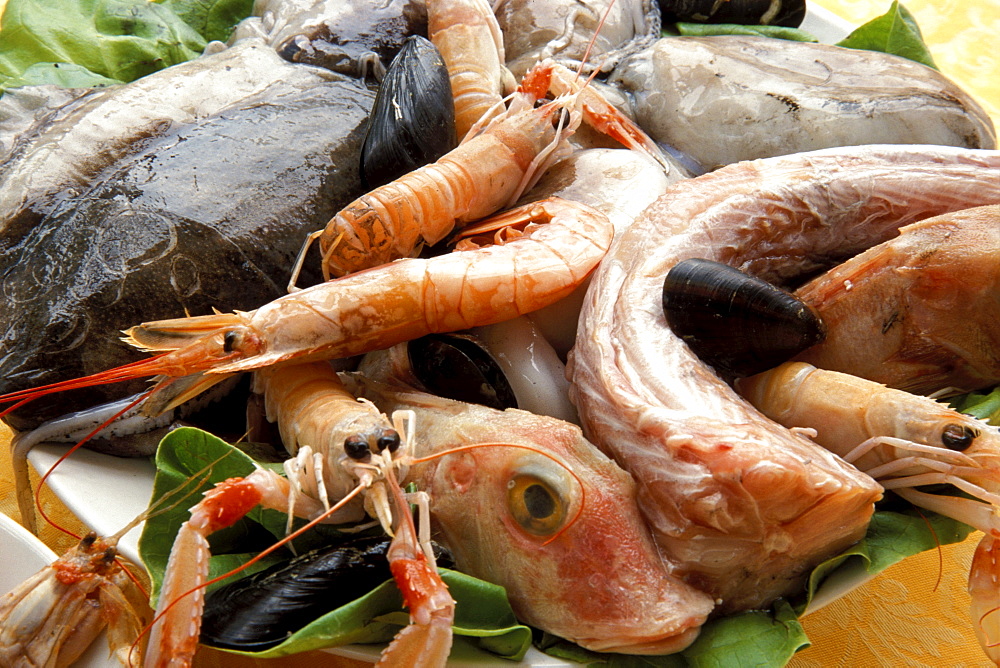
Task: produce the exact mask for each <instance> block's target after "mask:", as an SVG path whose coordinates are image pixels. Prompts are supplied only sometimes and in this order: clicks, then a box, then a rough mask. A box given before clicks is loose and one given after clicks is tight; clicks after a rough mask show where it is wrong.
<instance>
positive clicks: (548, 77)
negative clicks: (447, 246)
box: [289, 2, 669, 290]
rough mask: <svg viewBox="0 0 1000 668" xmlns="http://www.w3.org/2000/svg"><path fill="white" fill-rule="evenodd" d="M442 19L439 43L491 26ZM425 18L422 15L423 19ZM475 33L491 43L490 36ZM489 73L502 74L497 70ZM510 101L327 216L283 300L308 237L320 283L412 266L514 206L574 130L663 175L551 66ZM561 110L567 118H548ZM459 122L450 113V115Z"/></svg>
mask: <svg viewBox="0 0 1000 668" xmlns="http://www.w3.org/2000/svg"><path fill="white" fill-rule="evenodd" d="M441 11H442V16H446V17H452V12H457V14H456V16H457V17H458V18H459V19H461V22H460V23H457V24H454V23H453V24H451V25H450V26H449V27H448V29H447V30H442V31H441V34H440V39H444V36H446V35H449V34H451V33H461V32H463V31H465V30H468V29H470V28H469V24H470V23H472V24H475V25H480V24H483V25H484V26H486V25H488V24H489V23H490V22H492V23H493V24H495V19H494V18H493V14H492V11H491V10H490V8H489V6H488V5H487V4H486V3H485V2H470V3H465V4H463V3H456V5H455V6H454V7H451V6H449V7H448V9H447V11H445V10H444V8H441ZM434 14H435V11H431V16H433V15H434ZM485 14H488V15H489V16H488V17H487V16H486V15H485ZM483 30H484V31H485V32H486V33H487V34H488V35H492V28H485V27H484V28H483ZM494 42H495V40H494V38H493V37H483V38H481V39H479V40H477V43H479V44H481V45H482V44H483V43H487V44H488V45H489V46H488V50H489V51H491V52H492V51H494V50H496V49H500V48H501V47H500V46H496V45H495V44H494ZM496 44H499V42H497V43H496ZM463 49H468V44H467V43H465V42H463V43H462V45H461V48H460V49H458V51H459V52H461V51H462V50H463ZM454 50H455V49H454V48H449V49H446V50H445V51H444V52H443V53H442V55H443V57H444V59H445V60H446V62H448V61H449V59H452V60H453V61H454V60H460V58H459V54H450V53H449V52H450V51H454ZM493 57H494V58H498V57H499V54H493ZM496 65H497V67H499V68H502V63H501V62H499V61H498V62H497V63H496ZM451 67H452V66H449V69H451ZM454 67H463V66H462V65H454ZM452 76H453V77H455V76H456V75H455V74H453V75H452ZM470 77H471V75H470ZM476 78H478V77H476ZM487 79H489V77H487ZM453 80H454V78H453ZM484 86H485V87H493V85H492V84H488V83H484V84H481V85H478V86H477V88H481V87H484ZM462 87H463V88H464V85H463V86H462ZM550 90H553V91H554V92H555V93H557V95H558V96H557V97H556V99H554V100H552V101H550V102H547V103H545V104H543V105H541V106H539V107H536V106H535V104H536V102H537V101H538V100H540V99H543V98H544V97H545V96H546V95H547V94H548V92H549V91H550ZM510 97H511V102H510V105H509V106H508V107H507V108H506V109H502V111H501V112H500V113H499V114H497V115H495V116H493V115H492V114H491V115H488V117H487V118H481V119H480V121H481V122H477V123H476V124H475V125H474V126H473V128H471V131H470V132H469V134H468V135H466V139H465V141H464V142H463V143H462V144H461V145H459V146H458V147H457V148H455V149H454V150H452V151H450V152H449V153H447V154H446V155H444V156H443V157H441V158H440V159H439V160H437V162H434V163H432V164H430V165H425V166H424V167H421V168H419V169H417V170H414V171H413V172H410V173H408V174H405V175H404V176H402V177H400V178H399V179H397V180H395V181H393V182H391V183H388V184H386V185H383V186H381V187H379V188H376V189H375V190H373V191H371V192H369V193H367V194H365V195H363V196H361V197H360V198H358V199H357V200H355V201H354V202H352V203H351V204H349V205H347V206H346V207H344V209H343V210H341V211H340V212H339V213H338V214H337V215H336V216H334V217H333V218H332V219H331V220H330V222H329V223H328V224H327V226H326V228H325V229H323V230H320V231H318V232H315V233H313V234H312V235H310V236H309V237H308V238H307V239H306V241H305V243H304V245H303V248H302V252H300V253H299V257H298V258H297V260H296V264H295V267H294V268H293V270H292V279H291V281H290V283H289V288H290V290H294V289H295V288H294V284H295V282H296V280H297V275H298V271H299V269H300V268H301V265H302V263H303V262H304V259H305V254H306V250H307V249H308V247H309V245H310V244H311V243H312V241H313V240H314V239H315V238H317V237H318V238H319V245H320V251H321V253H322V258H323V265H322V268H323V275H324V277H325V278H327V279H329V278H330V277H331V276H342V275H344V274H348V273H351V272H354V271H358V270H360V269H365V268H368V267H373V266H377V265H380V264H384V263H386V262H389V261H391V260H394V259H397V258H403V257H410V256H413V255H415V254H417V253H418V252H419V251H420V250H421V248H422V247H423V246H424V245H433V244H435V243H437V242H439V241H441V240H442V239H444V238H445V236H447V235H448V234H449V233H450V232H451V231H452V230H453V229H455V228H456V227H461V226H463V225H465V224H467V223H468V222H470V221H473V220H477V219H479V218H482V217H484V216H488V215H490V214H492V213H494V212H496V211H498V210H500V209H501V208H504V207H509V206H511V205H513V203H514V202H515V201H516V200H517V199H518V198H519V197H520V196H521V194H523V193H524V192H525V191H526V190H528V189H529V188H530V187H531V186H532V185H533V184H534V183H535V182H536V181H537V180H538V178H539V177H540V176H541V175H542V174H543V173H544V171H545V170H546V169H547V168H548V167H549V166H550V165H552V164H553V163H554V162H556V161H557V160H559V159H560V158H562V157H565V156H566V155H567V154H568V152H569V151H570V147H569V146H568V144H567V142H566V140H567V139H568V138H569V136H570V135H572V134H573V133H574V132H575V131H576V129H577V128H578V127H579V125H580V123H581V122H582V121H583V120H586V121H587V123H588V124H590V125H592V126H593V127H594V128H596V129H597V130H599V131H601V132H603V133H605V134H607V135H609V136H611V137H612V138H614V139H615V140H617V141H619V142H621V143H622V144H623V145H624V146H627V147H629V148H633V149H637V150H640V151H643V152H645V153H647V154H649V155H651V156H653V157H654V158H655V159H656V160H657V161H659V162H660V163H661V164H663V165H664V166H665V167H666V168H668V169H669V166H668V162H667V160H666V159H665V158H664V157H663V155H662V153H661V151H660V149H659V148H658V147H657V145H656V144H655V142H653V141H652V140H651V139H649V138H648V137H647V136H646V134H645V132H643V131H642V129H640V128H639V127H638V126H637V125H636V124H635V123H633V122H632V121H631V120H630V119H629V118H627V117H626V116H624V115H623V114H622V113H621V112H619V111H618V110H617V109H615V108H614V107H613V106H611V104H609V103H608V102H607V101H606V100H604V98H603V97H602V96H601V95H600V94H599V93H597V92H596V91H595V90H593V89H592V88H590V87H587V86H585V85H583V83H581V82H578V81H577V79H576V77H575V76H574V75H573V74H572V73H571V72H569V71H568V70H567V69H566V68H565V67H564V66H561V65H558V64H556V63H554V62H552V61H544V62H542V63H539V64H538V65H536V66H535V67H534V68H533V69H532V70H531V71H529V72H528V73H527V74H526V75H525V77H524V79H523V80H522V82H521V84H520V85H519V86H518V87H517V90H516V91H515V92H514V93H513V94H512V95H511V96H510ZM562 110H565V111H566V112H567V114H565V115H561V114H558V113H557V112H559V111H562ZM459 112H460V110H459V109H456V114H458V113H459ZM469 113H470V114H471V113H472V112H469ZM476 113H479V112H476ZM487 120H489V122H488V123H486V122H485V121H487ZM556 121H558V122H556ZM554 126H555V127H554ZM484 184H485V185H484Z"/></svg>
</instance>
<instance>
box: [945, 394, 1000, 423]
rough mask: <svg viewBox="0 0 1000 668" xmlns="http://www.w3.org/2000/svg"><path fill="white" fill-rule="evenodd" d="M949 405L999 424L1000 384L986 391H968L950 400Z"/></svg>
mask: <svg viewBox="0 0 1000 668" xmlns="http://www.w3.org/2000/svg"><path fill="white" fill-rule="evenodd" d="M950 403H951V407H952V408H954V409H955V410H957V411H961V412H962V413H966V414H968V415H971V416H973V417H975V418H979V419H980V420H986V421H987V422H989V423H990V424H994V425H996V424H1000V386H997V387H995V388H993V389H992V390H989V391H986V392H970V393H969V394H965V395H962V396H960V397H954V398H953V399H952V400H951V402H950Z"/></svg>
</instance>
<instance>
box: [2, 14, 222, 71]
mask: <svg viewBox="0 0 1000 668" xmlns="http://www.w3.org/2000/svg"><path fill="white" fill-rule="evenodd" d="M204 48H205V40H204V38H203V37H202V36H201V35H199V34H198V33H197V32H195V31H194V29H193V28H191V26H189V25H188V24H186V23H184V21H182V20H181V19H180V18H178V17H177V15H176V14H174V13H173V12H172V11H170V10H169V9H167V8H165V7H163V6H161V5H159V4H156V3H154V2H148V0H76V1H74V2H52V0H8V2H7V6H6V9H5V10H4V14H3V24H2V27H0V86H4V87H6V85H7V84H6V81H7V80H9V79H14V78H16V77H20V76H21V75H22V74H23V73H24V72H25V71H27V70H28V68H30V67H31V66H32V65H35V64H36V63H73V64H76V65H79V66H80V67H83V68H86V69H87V70H89V71H90V72H92V73H94V74H96V75H99V76H102V77H107V78H109V79H114V80H116V81H132V80H134V79H138V78H139V77H142V76H145V75H147V74H150V73H152V72H155V71H156V70H159V69H162V68H164V67H168V66H170V65H174V64H176V63H181V62H184V61H186V60H190V59H191V58H194V57H196V56H198V55H199V54H201V52H202V50H203V49H204Z"/></svg>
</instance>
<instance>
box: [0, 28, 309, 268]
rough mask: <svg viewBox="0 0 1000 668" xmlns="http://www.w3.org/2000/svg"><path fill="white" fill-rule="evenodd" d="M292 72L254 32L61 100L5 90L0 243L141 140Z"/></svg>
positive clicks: (0, 130) (0, 119)
mask: <svg viewBox="0 0 1000 668" xmlns="http://www.w3.org/2000/svg"><path fill="white" fill-rule="evenodd" d="M293 72H295V71H294V70H290V69H289V67H288V64H287V63H286V62H285V61H283V60H282V59H281V58H278V57H277V55H276V54H275V53H274V51H273V49H271V48H270V47H268V46H267V45H266V44H264V43H263V42H262V41H261V40H259V39H258V40H245V41H244V42H242V43H241V44H239V45H237V46H234V47H232V48H230V49H226V50H224V51H222V52H219V53H214V54H212V55H208V56H203V57H201V58H197V59H195V60H192V61H189V62H187V63H181V64H179V65H175V66H173V67H169V68H167V69H164V70H161V71H159V72H156V73H155V74H151V75H149V76H147V77H143V78H142V79H139V80H137V81H134V82H132V83H130V84H128V85H123V86H114V87H110V88H104V89H98V90H91V91H88V92H86V94H84V95H78V96H70V97H71V98H72V99H70V100H68V101H67V102H66V103H64V104H59V101H60V100H59V99H58V97H64V96H56V97H53V96H52V95H45V94H42V93H40V92H39V91H37V90H36V89H21V90H20V91H16V93H15V95H16V97H12V95H11V93H10V92H8V93H7V94H5V95H4V104H3V108H2V109H0V145H2V147H0V149H2V154H3V157H4V160H3V163H4V164H3V169H0V249H2V248H6V247H9V246H10V243H11V240H12V238H13V239H16V238H19V237H20V236H22V235H23V234H25V233H26V231H27V230H29V229H31V227H33V226H34V225H36V224H37V223H38V221H39V220H41V219H42V218H43V217H44V216H45V215H47V214H48V213H50V212H51V211H53V210H54V209H55V208H56V207H57V206H58V204H59V201H60V198H61V197H66V196H69V197H73V196H77V195H79V194H80V193H82V192H84V191H85V190H86V188H87V187H88V184H89V183H90V182H91V181H92V180H93V179H94V178H95V176H96V175H98V174H100V173H101V172H102V171H103V170H105V169H108V168H109V167H112V166H113V165H114V164H115V163H116V162H117V161H119V160H122V159H126V158H127V157H128V156H130V155H133V154H135V153H137V152H139V151H141V150H142V149H143V147H144V145H145V144H146V143H147V142H148V141H150V140H151V139H153V138H155V137H157V136H161V135H164V134H166V133H168V132H170V131H171V129H172V128H173V127H175V126H176V125H179V124H180V125H182V124H187V123H192V122H194V121H196V120H197V119H199V118H204V117H205V116H208V115H211V114H215V113H218V112H219V111H220V110H222V109H225V108H227V107H230V106H232V105H235V104H239V103H240V102H241V101H242V100H245V99H247V98H249V97H252V96H254V95H258V94H260V93H261V92H262V91H264V90H266V89H267V88H268V87H269V86H271V85H273V84H274V83H276V82H279V81H282V80H285V79H288V78H289V76H300V75H299V74H298V73H296V74H295V75H292V73H293ZM8 98H11V99H10V100H9V101H8ZM15 103H19V105H17V104H15ZM17 106H20V109H18V108H17Z"/></svg>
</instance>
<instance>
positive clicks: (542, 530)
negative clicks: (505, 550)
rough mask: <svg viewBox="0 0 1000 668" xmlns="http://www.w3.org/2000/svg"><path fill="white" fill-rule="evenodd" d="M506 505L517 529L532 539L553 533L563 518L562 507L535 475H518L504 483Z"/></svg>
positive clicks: (549, 488)
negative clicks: (530, 535)
mask: <svg viewBox="0 0 1000 668" xmlns="http://www.w3.org/2000/svg"><path fill="white" fill-rule="evenodd" d="M507 505H508V506H509V508H510V511H511V514H512V515H513V516H514V519H515V520H517V523H518V524H519V525H521V528H522V529H524V530H525V531H527V532H528V533H530V534H532V535H535V536H547V535H550V534H552V533H555V531H556V529H558V528H559V527H561V526H562V524H563V520H565V519H566V504H565V503H563V501H562V499H561V498H560V497H559V495H558V494H557V493H556V491H555V490H554V489H553V488H552V487H551V486H550V485H549V484H548V483H547V482H545V481H544V480H541V479H540V478H536V477H535V476H528V475H520V476H517V477H515V478H514V479H512V480H511V481H510V482H508V483H507Z"/></svg>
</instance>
